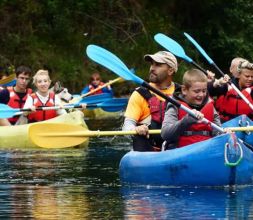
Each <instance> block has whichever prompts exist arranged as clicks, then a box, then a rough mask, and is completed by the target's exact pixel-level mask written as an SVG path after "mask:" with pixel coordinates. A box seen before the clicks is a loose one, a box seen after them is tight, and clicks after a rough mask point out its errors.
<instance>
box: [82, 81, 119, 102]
mask: <svg viewBox="0 0 253 220" xmlns="http://www.w3.org/2000/svg"><path fill="white" fill-rule="evenodd" d="M121 81H123V79H122V78H121V77H118V78H116V79H114V80H112V81H109V82H107V83H105V84H104V85H102V86H98V87H97V88H96V89H93V90H91V91H89V92H87V93H85V94H82V95H81V96H80V97H81V98H84V97H86V96H89V95H92V94H93V93H95V92H97V91H98V90H100V89H102V88H105V87H106V86H109V85H112V84H113V83H116V82H121Z"/></svg>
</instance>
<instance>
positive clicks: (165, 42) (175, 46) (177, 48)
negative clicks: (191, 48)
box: [154, 33, 207, 75]
mask: <svg viewBox="0 0 253 220" xmlns="http://www.w3.org/2000/svg"><path fill="white" fill-rule="evenodd" d="M154 39H155V41H156V42H157V43H159V44H160V45H161V46H162V47H164V48H165V49H166V50H168V51H170V52H171V53H173V54H174V55H176V56H177V57H180V58H181V59H183V60H185V61H186V62H188V63H191V64H192V65H194V66H195V67H196V68H198V69H199V70H201V71H202V72H204V73H205V74H206V75H207V71H206V70H205V69H203V68H202V67H201V66H199V65H198V64H197V63H196V62H194V61H193V60H192V58H190V57H189V56H187V55H186V53H185V51H184V49H183V47H181V45H180V44H179V43H177V42H176V41H175V40H173V39H171V38H170V37H168V36H166V35H164V34H161V33H159V34H156V35H155V36H154Z"/></svg>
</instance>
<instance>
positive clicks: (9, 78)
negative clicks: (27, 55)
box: [0, 74, 16, 86]
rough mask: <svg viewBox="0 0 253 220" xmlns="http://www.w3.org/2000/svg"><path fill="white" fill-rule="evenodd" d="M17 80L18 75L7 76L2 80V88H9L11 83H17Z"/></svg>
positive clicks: (0, 81) (0, 83)
mask: <svg viewBox="0 0 253 220" xmlns="http://www.w3.org/2000/svg"><path fill="white" fill-rule="evenodd" d="M15 78H16V74H11V75H9V76H7V77H6V78H5V79H1V80H0V85H1V86H8V85H9V83H12V82H13V81H15Z"/></svg>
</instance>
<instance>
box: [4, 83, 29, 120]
mask: <svg viewBox="0 0 253 220" xmlns="http://www.w3.org/2000/svg"><path fill="white" fill-rule="evenodd" d="M7 89H8V91H9V93H10V99H9V102H8V103H7V105H9V106H10V107H12V108H23V107H24V104H25V101H26V99H27V95H28V94H31V93H32V89H30V88H28V89H26V93H25V96H24V97H23V98H22V99H20V97H19V96H18V95H17V93H16V92H15V90H14V87H7ZM8 120H9V122H10V123H11V124H15V123H16V121H17V120H18V116H17V117H15V116H14V117H12V118H8Z"/></svg>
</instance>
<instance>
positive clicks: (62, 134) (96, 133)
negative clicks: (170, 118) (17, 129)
mask: <svg viewBox="0 0 253 220" xmlns="http://www.w3.org/2000/svg"><path fill="white" fill-rule="evenodd" d="M160 133H161V130H159V129H157V130H156V129H155V130H149V134H160ZM39 135H40V136H45V137H101V136H123V135H137V132H136V131H135V130H132V131H99V130H97V131H85V130H84V131H73V132H71V131H66V132H57V131H56V132H51V133H48V132H45V133H43V131H41V132H40V134H39Z"/></svg>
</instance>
